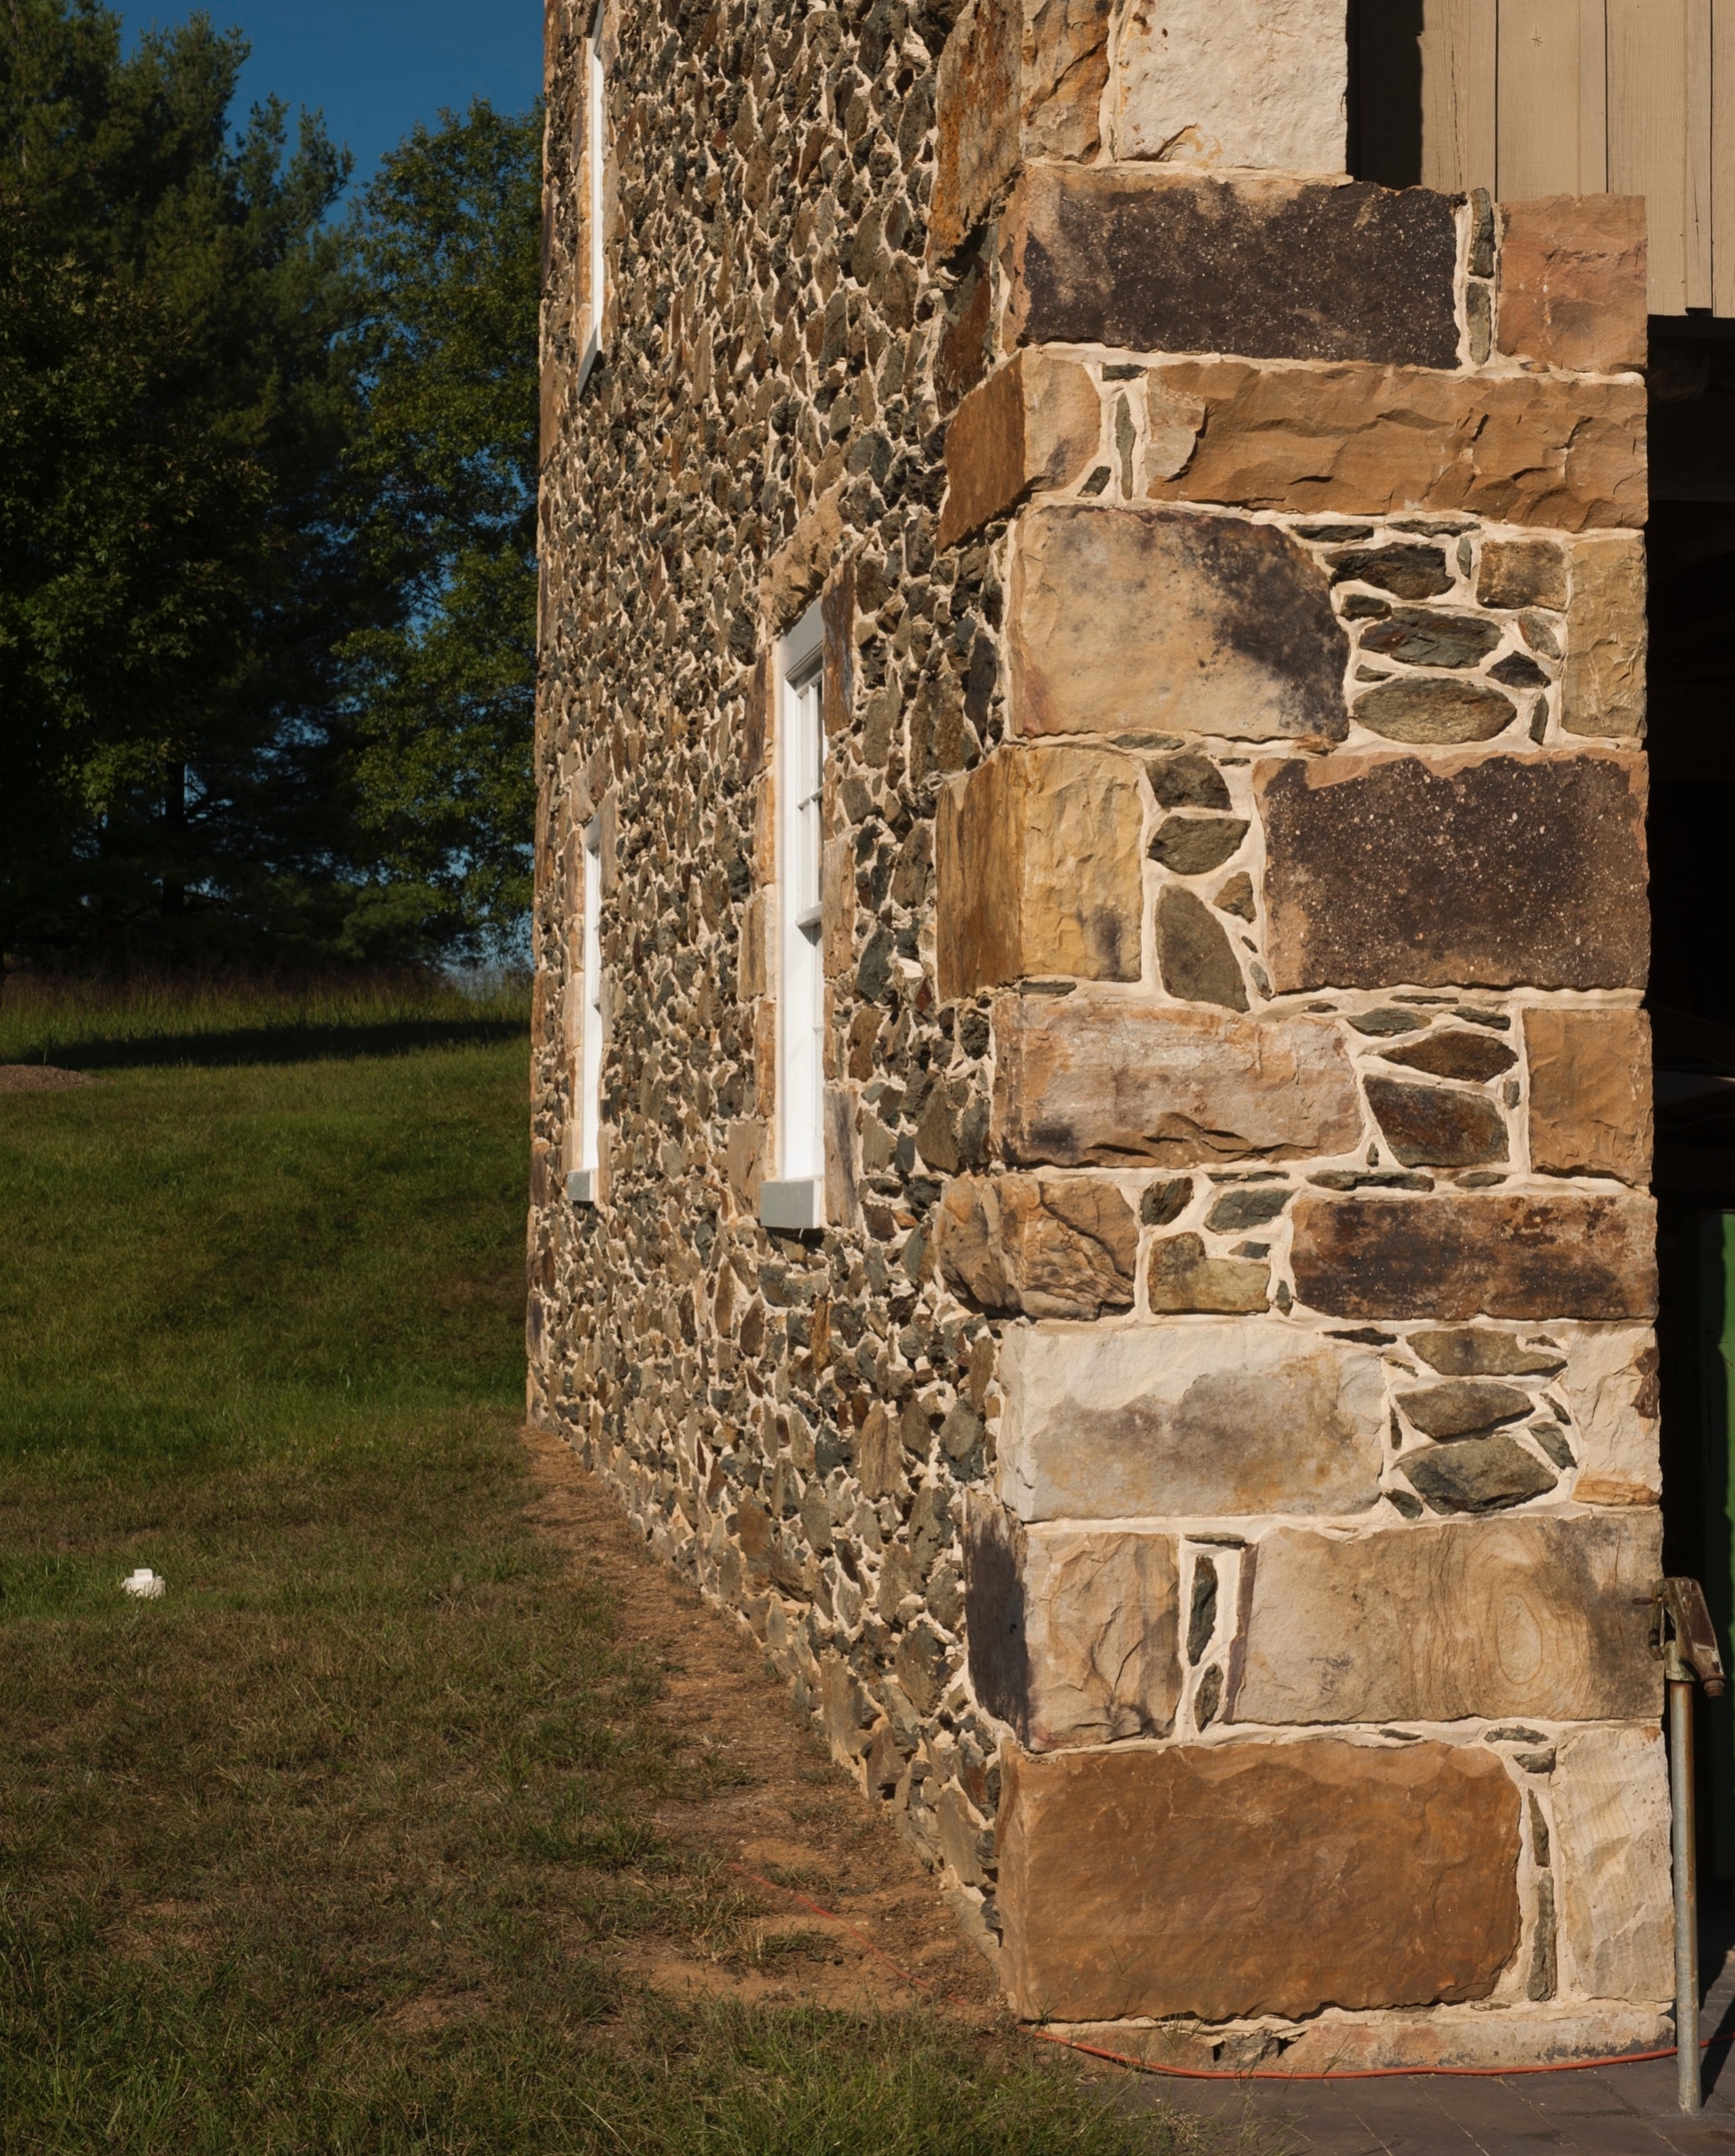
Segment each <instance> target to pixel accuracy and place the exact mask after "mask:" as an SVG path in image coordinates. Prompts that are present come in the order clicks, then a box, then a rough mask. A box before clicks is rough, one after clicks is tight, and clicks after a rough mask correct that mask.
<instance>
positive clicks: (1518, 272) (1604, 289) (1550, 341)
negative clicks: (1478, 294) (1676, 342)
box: [1497, 195, 1649, 374]
mask: <svg viewBox="0 0 1735 2156" xmlns="http://www.w3.org/2000/svg"><path fill="white" fill-rule="evenodd" d="M1500 228H1501V229H1500V312H1499V316H1498V323H1497V327H1498V332H1499V338H1500V350H1502V351H1503V352H1512V353H1515V354H1516V355H1517V356H1518V357H1519V358H1525V359H1543V360H1546V362H1547V364H1548V365H1549V366H1558V367H1567V368H1577V369H1580V370H1582V371H1583V372H1585V373H1597V374H1613V373H1623V372H1624V371H1626V370H1628V369H1630V368H1635V367H1642V366H1644V364H1645V357H1646V329H1647V323H1646V312H1647V309H1648V306H1649V299H1648V296H1647V291H1646V280H1647V277H1648V275H1649V270H1648V266H1647V262H1646V244H1645V198H1644V196H1642V195H1549V196H1543V197H1542V199H1541V200H1539V201H1537V202H1508V203H1502V204H1500Z"/></svg>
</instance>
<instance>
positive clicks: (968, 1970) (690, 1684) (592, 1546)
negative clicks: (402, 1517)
mask: <svg viewBox="0 0 1735 2156" xmlns="http://www.w3.org/2000/svg"><path fill="white" fill-rule="evenodd" d="M526 1444H527V1446H528V1451H529V1454H530V1459H531V1463H532V1468H533V1472H534V1474H535V1475H536V1482H537V1483H538V1485H539V1488H540V1491H541V1495H540V1497H539V1498H538V1499H537V1500H536V1504H535V1505H534V1507H533V1509H532V1513H531V1517H532V1518H533V1520H534V1521H536V1525H537V1527H538V1528H539V1529H540V1530H541V1531H542V1532H543V1533H544V1534H545V1535H548V1536H551V1537H553V1538H554V1539H555V1540H556V1541H558V1542H559V1543H561V1544H564V1545H565V1547H566V1548H567V1549H568V1550H569V1551H570V1552H572V1556H573V1559H574V1566H575V1567H576V1568H577V1569H578V1570H580V1571H582V1573H583V1574H584V1575H587V1576H589V1577H591V1578H594V1579H596V1580H598V1581H599V1582H602V1583H603V1584H604V1585H605V1586H606V1588H607V1590H608V1591H609V1594H610V1596H611V1597H612V1598H613V1602H614V1605H615V1607H616V1609H617V1611H618V1613H619V1621H620V1628H621V1644H623V1645H636V1646H640V1647H643V1648H645V1649H648V1650H651V1651H652V1652H655V1653H656V1654H657V1655H659V1657H660V1658H661V1659H663V1661H664V1664H665V1667H666V1670H667V1680H666V1689H665V1691H664V1696H663V1698H662V1700H661V1702H660V1704H659V1707H658V1709H657V1710H656V1711H657V1713H659V1715H660V1716H661V1717H662V1718H664V1719H665V1720H666V1721H667V1723H668V1724H669V1725H670V1726H671V1727H674V1728H676V1729H680V1730H682V1732H683V1733H686V1734H690V1735H692V1734H697V1735H699V1736H703V1737H704V1738H706V1740H708V1741H709V1742H710V1743H711V1744H713V1745H714V1746H715V1747H716V1748H717V1749H718V1750H719V1751H720V1752H722V1753H723V1754H724V1755H725V1757H726V1758H727V1759H729V1761H730V1762H731V1764H733V1765H734V1766H736V1767H739V1768H740V1769H741V1770H743V1774H744V1782H743V1783H742V1785H741V1786H739V1787H735V1788H726V1789H723V1790H721V1791H719V1792H718V1793H716V1794H714V1795H709V1796H703V1797H699V1798H696V1799H693V1800H691V1801H683V1802H681V1803H678V1804H670V1805H666V1806H663V1807H662V1808H661V1809H660V1810H659V1812H658V1813H657V1814H656V1823H657V1825H658V1826H659V1829H661V1830H662V1832H663V1833H664V1834H665V1835H666V1836H667V1838H668V1839H669V1840H670V1841H671V1842H673V1843H675V1844H678V1845H680V1846H682V1847H683V1848H686V1849H690V1850H695V1851H699V1852H710V1853H711V1854H713V1856H715V1857H717V1858H720V1859H721V1860H725V1861H727V1862H729V1863H732V1864H736V1865H739V1866H741V1867H744V1870H745V1871H747V1872H752V1873H753V1874H756V1875H758V1877H759V1878H760V1880H761V1881H763V1882H766V1883H767V1884H766V1885H763V1886H760V1887H757V1888H753V1889H752V1891H754V1892H755V1893H756V1895H757V1897H758V1898H759V1900H760V1903H761V1905H762V1906H763V1907H764V1910H765V1912H766V1913H765V1915H764V1917H763V1919H762V1920H760V1921H761V1922H762V1940H761V1946H762V1951H761V1952H760V1954H758V1955H757V1956H756V1957H755V1962H754V1966H752V1967H745V1968H743V1967H741V1966H740V1965H739V1963H738V1962H736V1961H733V1960H731V1962H730V1963H727V1964H726V1963H724V1962H722V1961H717V1962H711V1961H706V1960H700V1959H698V1958H697V1957H695V1956H693V1955H691V1954H690V1953H686V1952H682V1951H681V1950H680V1949H678V1948H677V1947H675V1946H674V1945H673V1944H667V1943H658V1942H647V1941H645V1940H643V1939H640V1940H636V1941H631V1942H628V1943H625V1944H622V1945H621V1948H620V1949H619V1950H618V1951H619V1955H620V1960H621V1965H622V1967H623V1970H624V1972H626V1973H628V1974H630V1975H635V1976H636V1977H637V1978H639V1979H640V1980H641V1981H643V1982H644V1983H649V1984H651V1985H652V1986H653V1987H654V1988H655V1989H656V1990H660V1991H665V1992H668V1993H670V1994H672V1995H675V1996H685V1997H693V1996H706V1997H723V1996H728V1997H732V1998H743V1999H749V2000H752V2001H754V2002H756V2003H757V2002H760V2001H769V2000H773V1999H775V2000H778V2001H781V2002H784V2003H792V2004H799V2005H807V2006H861V2005H864V2004H866V2005H872V2006H885V2007H891V2006H909V2005H910V2004H912V2003H913V2001H914V1999H916V1998H920V1997H921V1996H923V1994H922V1992H921V1990H920V1989H919V1988H918V1987H914V1986H913V1985H911V1984H909V1983H906V1982H905V1981H904V1980H903V1979H902V1978H901V1977H899V1976H898V1975H896V1974H895V1973H894V1972H893V1970H892V1969H891V1968H890V1967H888V1966H887V1963H886V1962H885V1961H884V1960H881V1959H880V1954H883V1955H886V1956H889V1957H890V1959H891V1961H894V1962H896V1963H898V1965H899V1966H900V1967H902V1968H903V1969H906V1970H908V1971H910V1972H911V1973H912V1974H913V1975H916V1976H919V1977H920V1978H921V1980H922V1983H923V1984H925V1985H926V1986H929V1987H931V1989H930V1990H929V1991H928V1992H927V1994H926V1996H928V1997H929V1998H930V2000H933V2001H935V2002H936V2003H939V2002H945V2003H946V2005H947V2007H948V2010H949V2011H951V2012H952V2013H954V2014H960V2015H961V2016H963V2017H964V2018H966V2019H967V2020H968V2021H971V2022H973V2023H975V2024H978V2025H986V2024H987V2023H989V2022H991V2021H995V2020H997V2019H998V2018H999V2011H1000V2010H999V2002H998V1994H997V1991H996V1988H995V1983H994V1977H993V1973H992V1971H991V1969H990V1967H989V1966H988V1964H987V1962H986V1961H985V1960H983V1956H982V1954H981V1953H980V1952H978V1951H977V1950H976V1949H975V1947H974V1946H972V1945H971V1944H969V1943H968V1940H966V1939H965V1938H964V1937H963V1936H962V1935H961V1933H960V1930H959V1929H958V1927H957V1925H956V1923H955V1922H954V1921H953V1919H952V1913H951V1911H950V1910H949V1909H948V1908H947V1906H946V1904H945V1899H944V1898H943V1897H942V1895H941V1893H940V1890H939V1889H938V1886H937V1883H935V1880H934V1878H933V1876H932V1875H930V1874H929V1871H928V1870H927V1869H926V1868H925V1867H924V1866H923V1864H922V1862H921V1859H920V1858H919V1857H918V1856H917V1854H916V1852H915V1851H914V1849H913V1848H912V1847H911V1845H910V1844H908V1843H907V1842H906V1840H905V1839H904V1838H903V1836H901V1835H900V1834H899V1833H898V1830H897V1829H896V1828H895V1827H894V1826H893V1825H892V1823H891V1821H890V1820H888V1819H886V1818H884V1817H883V1816H881V1815H880V1814H879V1813H878V1812H877V1811H876V1809H875V1808H874V1807H873V1806H870V1804H869V1801H868V1798H866V1797H864V1796H862V1795H861V1794H860V1792H859V1791H858V1790H854V1789H853V1788H852V1787H851V1786H850V1784H849V1783H848V1782H847V1781H846V1780H845V1779H844V1775H843V1773H842V1771H841V1770H840V1769H839V1768H838V1767H836V1766H835V1765H833V1764H832V1763H831V1761H830V1760H829V1758H828V1757H827V1755H826V1752H825V1750H824V1748H823V1746H822V1745H821V1744H820V1742H819V1740H818V1739H817V1738H816V1737H815V1736H813V1735H812V1734H811V1733H810V1731H809V1730H808V1729H806V1727H805V1725H804V1724H803V1723H802V1722H801V1721H799V1720H798V1717H797V1714H796V1712H795V1709H794V1706H792V1704H791V1702H790V1697H789V1690H788V1687H787V1685H786V1684H785V1682H783V1679H782V1678H781V1677H779V1676H777V1675H775V1673H774V1672H773V1671H772V1670H771V1669H770V1667H769V1665H768V1664H767V1661H766V1659H765V1656H764V1654H763V1652H761V1650H760V1648H759V1646H758V1645H757V1644H756V1643H755V1642H754V1641H753V1639H752V1636H751V1635H750V1634H749V1633H748V1632H747V1631H746V1630H745V1629H744V1628H743V1627H742V1626H740V1625H738V1624H737V1623H736V1622H735V1621H732V1620H730V1619H729V1618H727V1617H725V1616H723V1615H722V1614H721V1613H719V1612H718V1611H716V1610H714V1609H712V1608H710V1607H708V1606H707V1605H706V1603H705V1602H704V1601H703V1600H702V1599H701V1598H700V1597H699V1596H698V1593H697V1592H696V1591H695V1590H693V1589H692V1588H690V1587H689V1586H687V1585H686V1584H684V1582H681V1581H679V1580H677V1579H675V1577H674V1576H673V1575H671V1574H670V1573H668V1572H667V1570H665V1568H664V1567H662V1566H661V1565H659V1563H658V1562H657V1561H656V1560H655V1559H653V1558H652V1556H651V1555H650V1553H649V1552H647V1551H646V1550H645V1548H644V1544H642V1543H641V1542H640V1540H639V1538H638V1536H637V1535H636V1533H635V1532H634V1531H633V1529H632V1528H630V1527H629V1526H628V1523H627V1521H625V1520H624V1519H623V1518H622V1516H621V1511H620V1507H619V1505H618V1504H617V1502H616V1500H615V1498H614V1497H613V1494H612V1492H611V1491H610V1490H608V1488H607V1486H606V1485H605V1483H604V1482H601V1481H600V1480H599V1479H598V1477H597V1476H595V1475H590V1474H589V1473H588V1472H587V1471H586V1470H585V1468H584V1467H582V1466H581V1465H580V1463H579V1460H578V1459H577V1457H576V1455H575V1454H574V1452H573V1451H572V1449H571V1447H570V1446H568V1445H567V1444H564V1443H562V1442H561V1440H560V1439H559V1438H558V1437H555V1436H550V1435H548V1434H546V1433H544V1432H541V1431H536V1430H530V1431H527V1432H526ZM742 1884H743V1885H744V1887H745V1886H748V1884H749V1882H748V1881H747V1880H746V1879H745V1877H744V1876H743V1878H742ZM804 1898H805V1899H806V1900H808V1901H812V1902H815V1903H819V1904H821V1905H822V1906H823V1907H824V1908H826V1909H827V1910H829V1911H832V1912H835V1913H836V1915H837V1917H838V1918H840V1919H842V1920H843V1921H842V1922H841V1923H839V1922H830V1921H826V1920H825V1919H824V1918H822V1917H821V1916H819V1915H817V1914H815V1913H814V1911H813V1910H812V1909H811V1908H808V1907H806V1906H803V1900H804ZM847 1927H853V1929H854V1931H855V1932H860V1933H861V1934H863V1935H865V1937H866V1939H868V1940H871V1941H872V1942H873V1944H874V1945H875V1946H877V1947H878V1948H879V1950H880V1954H875V1952H872V1951H871V1949H870V1948H869V1947H868V1945H866V1944H863V1942H862V1940H861V1939H858V1938H857V1937H853V1936H852V1931H851V1929H847Z"/></svg>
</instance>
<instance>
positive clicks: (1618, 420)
mask: <svg viewBox="0 0 1735 2156" xmlns="http://www.w3.org/2000/svg"><path fill="white" fill-rule="evenodd" d="M1147 395H1148V397H1149V400H1150V405H1151V419H1152V425H1153V432H1154V431H1155V430H1157V429H1159V428H1161V431H1162V434H1163V440H1164V449H1163V454H1162V457H1161V460H1160V462H1159V464H1157V465H1150V466H1147V467H1146V483H1145V492H1146V493H1148V494H1151V495H1153V496H1156V497H1160V498H1168V499H1172V500H1182V501H1204V502H1232V503H1239V504H1244V505H1245V506H1246V507H1248V508H1253V509H1288V510H1298V511H1302V512H1318V511H1322V510H1336V511H1340V512H1341V511H1347V512H1353V513H1360V514H1362V515H1384V514H1387V513H1392V512H1395V513H1399V514H1401V513H1402V512H1404V511H1406V510H1412V509H1430V510H1469V511H1472V512H1475V513H1476V514H1477V515H1478V516H1484V517H1487V518H1489V519H1491V520H1494V521H1498V522H1502V523H1511V524H1532V525H1546V526H1549V527H1553V528H1555V529H1558V530H1561V531H1569V532H1577V531H1584V530H1586V529H1589V528H1591V527H1596V526H1600V525H1629V526H1632V527H1639V526H1640V525H1642V524H1643V523H1644V521H1645V516H1646V486H1645V469H1646V466H1645V389H1644V385H1643V384H1642V383H1641V382H1639V381H1585V380H1582V379H1573V378H1568V377H1562V376H1558V375H1556V376H1548V375H1533V374H1523V375H1519V376H1516V377H1505V378H1500V377H1490V376H1487V375H1479V374H1462V375H1460V374H1439V373H1428V372H1423V371H1419V370H1416V369H1412V368H1398V367H1381V366H1371V365H1365V364H1347V365H1342V366H1329V367H1315V368H1310V369H1309V370H1308V371H1307V372H1306V373H1301V372H1299V371H1298V370H1297V369H1295V368H1293V367H1281V366H1254V365H1252V364H1249V363H1247V362H1245V361H1241V360H1235V359H1179V360H1171V361H1168V362H1166V363H1164V364H1162V365H1161V366H1157V367H1154V368H1153V370H1152V372H1151V375H1150V378H1149V387H1148V391H1147ZM1188 413H1192V414H1196V415H1197V416H1196V417H1195V418H1194V419H1192V420H1191V422H1190V427H1191V434H1192V435H1193V441H1192V443H1191V447H1187V446H1186V445H1184V444H1179V443H1177V442H1176V429H1177V427H1181V426H1182V424H1183V420H1184V415H1185V414H1188Z"/></svg>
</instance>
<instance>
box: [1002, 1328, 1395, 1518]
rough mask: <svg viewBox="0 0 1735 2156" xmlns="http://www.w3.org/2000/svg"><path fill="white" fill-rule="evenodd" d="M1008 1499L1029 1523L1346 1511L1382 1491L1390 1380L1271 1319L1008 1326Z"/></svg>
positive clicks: (1363, 1353) (1353, 1355) (1364, 1507)
mask: <svg viewBox="0 0 1735 2156" xmlns="http://www.w3.org/2000/svg"><path fill="white" fill-rule="evenodd" d="M1000 1382H1001V1384H1002V1386H1003V1387H1004V1389H1005V1393H1006V1410H1005V1413H1004V1414H1003V1416H1002V1418H1001V1423H1000V1430H999V1439H998V1447H997V1449H998V1454H999V1490H1000V1496H1001V1498H1003V1499H1004V1501H1005V1502H1006V1504H1007V1505H1010V1506H1011V1507H1012V1509H1013V1510H1014V1512H1016V1513H1017V1514H1018V1515H1019V1517H1020V1518H1021V1519H1023V1520H1068V1519H1069V1520H1115V1519H1162V1518H1173V1519H1211V1518H1215V1517H1219V1516H1229V1515H1236V1514H1245V1513H1315V1514H1317V1513H1361V1512H1367V1511H1368V1510H1369V1509H1370V1508H1371V1507H1372V1506H1373V1505H1375V1504H1376V1503H1377V1502H1378V1498H1379V1471H1380V1465H1381V1460H1382V1457H1383V1455H1382V1451H1381V1442H1382V1432H1383V1429H1384V1420H1385V1394H1384V1381H1383V1378H1382V1375H1381V1370H1380V1363H1379V1358H1378V1356H1377V1355H1376V1354H1375V1353H1373V1352H1372V1351H1370V1350H1369V1349H1368V1348H1366V1347H1362V1346H1361V1345H1359V1344H1356V1343H1355V1342H1353V1341H1344V1340H1332V1339H1330V1338H1327V1337H1324V1336H1321V1335H1320V1334H1318V1333H1314V1332H1308V1331H1306V1330H1304V1329H1303V1328H1301V1327H1299V1326H1289V1325H1284V1324H1280V1323H1274V1322H1270V1321H1266V1320H1262V1319H1259V1318H1244V1319H1239V1320H1220V1321H1215V1322H1213V1321H1199V1322H1197V1323H1191V1322H1190V1323H1184V1324H1180V1323H1173V1322H1171V1323H1168V1324H1155V1325H1140V1326H1121V1327H1115V1328H1112V1329H1105V1328H1098V1327H1076V1328H1075V1327H1060V1326H1037V1327H1034V1328H1028V1329H1027V1328H1022V1327H1021V1328H1017V1329H1015V1330H1009V1331H1008V1332H1007V1334H1006V1338H1005V1342H1004V1344H1003V1347H1002V1351H1001V1365H1000Z"/></svg>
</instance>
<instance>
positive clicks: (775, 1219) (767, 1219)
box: [760, 1175, 825, 1235]
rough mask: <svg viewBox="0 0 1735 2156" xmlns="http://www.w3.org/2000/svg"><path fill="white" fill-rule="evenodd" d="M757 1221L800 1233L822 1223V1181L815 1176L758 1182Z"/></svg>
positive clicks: (823, 1204)
mask: <svg viewBox="0 0 1735 2156" xmlns="http://www.w3.org/2000/svg"><path fill="white" fill-rule="evenodd" d="M760 1225H761V1226H762V1227H765V1228H782V1229H783V1231H784V1233H785V1234H794V1235H800V1234H803V1233H805V1232H806V1230H807V1229H809V1228H823V1227H824V1226H825V1184H824V1182H822V1181H821V1178H820V1177H819V1176H817V1175H798V1176H797V1177H795V1178H794V1179H793V1181H791V1182H762V1183H761V1184H760Z"/></svg>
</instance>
